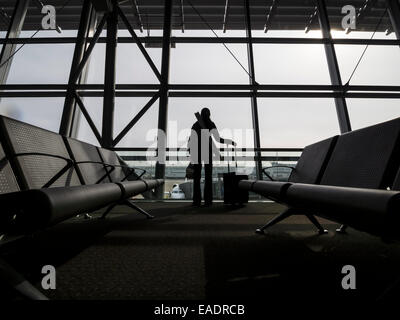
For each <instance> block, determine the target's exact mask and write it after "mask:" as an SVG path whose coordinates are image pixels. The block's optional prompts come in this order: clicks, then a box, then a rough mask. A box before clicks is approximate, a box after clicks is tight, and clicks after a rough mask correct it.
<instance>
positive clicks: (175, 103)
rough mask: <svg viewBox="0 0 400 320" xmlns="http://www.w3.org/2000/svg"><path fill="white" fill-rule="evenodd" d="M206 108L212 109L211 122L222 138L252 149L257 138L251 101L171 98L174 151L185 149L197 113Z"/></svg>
mask: <svg viewBox="0 0 400 320" xmlns="http://www.w3.org/2000/svg"><path fill="white" fill-rule="evenodd" d="M204 107H207V108H209V109H210V111H211V119H212V120H213V121H214V123H215V124H216V126H217V128H218V130H219V131H220V134H221V136H222V137H224V138H231V139H234V140H235V141H237V143H238V148H243V147H247V148H253V143H254V141H253V139H254V138H253V137H254V135H253V124H252V119H251V101H250V99H249V98H170V99H169V110H168V146H170V147H174V148H176V147H179V148H180V147H182V146H183V145H185V146H186V143H187V140H188V137H189V134H190V128H191V127H192V125H193V123H195V122H196V117H195V115H194V113H195V112H200V111H201V109H202V108H204ZM229 115H235V117H232V116H229ZM177 138H178V139H177ZM222 147H225V146H222Z"/></svg>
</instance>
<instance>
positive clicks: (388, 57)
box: [335, 45, 400, 85]
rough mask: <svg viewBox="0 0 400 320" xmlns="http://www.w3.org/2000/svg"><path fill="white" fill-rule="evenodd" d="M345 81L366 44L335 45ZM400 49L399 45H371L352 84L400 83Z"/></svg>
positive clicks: (344, 81)
mask: <svg viewBox="0 0 400 320" xmlns="http://www.w3.org/2000/svg"><path fill="white" fill-rule="evenodd" d="M335 48H336V55H337V59H338V63H339V68H340V72H341V75H342V81H343V83H346V82H347V81H348V80H349V78H350V76H351V74H352V72H353V70H354V68H355V66H356V64H357V62H358V60H359V59H360V56H361V54H362V53H363V51H364V49H365V46H357V45H354V46H346V45H335ZM399 69H400V49H399V47H398V46H369V47H368V49H367V51H366V52H365V55H364V57H363V58H362V60H361V62H360V64H359V65H358V67H357V69H356V71H355V72H354V75H353V77H352V79H351V81H350V84H354V85H400V73H399Z"/></svg>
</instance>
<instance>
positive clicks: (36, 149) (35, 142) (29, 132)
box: [0, 116, 81, 190]
mask: <svg viewBox="0 0 400 320" xmlns="http://www.w3.org/2000/svg"><path fill="white" fill-rule="evenodd" d="M0 136H1V141H2V143H3V147H4V149H5V151H6V154H7V155H8V157H9V160H10V162H11V165H12V167H13V170H14V173H15V174H16V176H17V181H18V183H19V185H20V188H21V189H22V190H26V189H40V188H42V187H43V186H44V185H46V183H48V182H49V181H50V180H51V179H52V178H54V177H55V176H56V175H57V174H59V173H60V172H62V169H63V168H65V167H66V165H67V164H68V162H67V161H66V160H65V159H70V156H69V154H68V151H67V149H66V147H65V144H64V141H63V138H62V136H60V135H59V134H57V133H54V132H51V131H48V130H45V129H42V128H39V127H36V126H33V125H30V124H27V123H23V122H21V121H17V120H14V119H10V118H7V117H4V116H0ZM23 153H43V154H48V155H52V156H58V157H62V158H64V159H62V158H56V157H51V156H45V155H26V156H21V154H23ZM77 185H81V183H80V180H79V178H78V175H77V174H76V171H75V169H74V168H73V167H71V168H69V169H68V170H67V171H65V172H64V173H63V174H62V175H61V176H60V177H59V178H58V179H57V180H56V181H55V182H54V183H53V184H52V185H51V186H50V187H64V186H77Z"/></svg>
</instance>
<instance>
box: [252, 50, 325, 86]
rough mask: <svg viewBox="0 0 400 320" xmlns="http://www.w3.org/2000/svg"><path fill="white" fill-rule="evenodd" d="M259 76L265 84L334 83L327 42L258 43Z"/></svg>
mask: <svg viewBox="0 0 400 320" xmlns="http://www.w3.org/2000/svg"><path fill="white" fill-rule="evenodd" d="M254 63H255V69H256V80H257V82H258V83H261V84H330V83H331V82H330V77H329V70H328V65H327V62H326V58H325V50H324V46H323V45H319V44H308V45H297V44H296V45H295V44H268V45H267V44H256V45H254Z"/></svg>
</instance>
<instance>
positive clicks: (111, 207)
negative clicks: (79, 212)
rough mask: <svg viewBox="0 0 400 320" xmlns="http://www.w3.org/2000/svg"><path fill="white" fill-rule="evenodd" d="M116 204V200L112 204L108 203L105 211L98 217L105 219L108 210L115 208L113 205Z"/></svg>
mask: <svg viewBox="0 0 400 320" xmlns="http://www.w3.org/2000/svg"><path fill="white" fill-rule="evenodd" d="M117 204H118V203H117V202H116V203H113V204H112V205H109V206H108V208H107V209H106V211H104V213H103V214H102V215H101V217H100V219H105V218H106V216H107V215H108V214H109V213H110V211H111V210H112V209H114V208H115V206H116V205H117Z"/></svg>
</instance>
